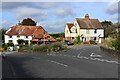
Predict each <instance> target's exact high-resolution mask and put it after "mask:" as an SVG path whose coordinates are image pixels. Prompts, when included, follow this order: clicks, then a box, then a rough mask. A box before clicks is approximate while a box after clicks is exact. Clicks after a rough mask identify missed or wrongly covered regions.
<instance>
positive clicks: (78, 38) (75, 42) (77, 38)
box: [73, 36, 81, 44]
mask: <svg viewBox="0 0 120 80" xmlns="http://www.w3.org/2000/svg"><path fill="white" fill-rule="evenodd" d="M73 43H74V44H81V40H80V36H78V37H76V40H75V41H74V42H73Z"/></svg>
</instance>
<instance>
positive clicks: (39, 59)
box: [2, 45, 119, 80]
mask: <svg viewBox="0 0 120 80" xmlns="http://www.w3.org/2000/svg"><path fill="white" fill-rule="evenodd" d="M91 53H94V54H95V55H101V57H91V56H90V55H91ZM105 54H106V52H103V51H101V50H100V48H99V46H97V45H96V46H76V47H75V46H71V49H70V50H68V51H63V52H58V53H40V52H39V53H29V54H28V53H19V54H17V53H13V54H7V57H6V59H2V70H3V71H2V77H3V78H118V64H119V63H118V61H117V59H114V58H111V57H109V56H107V55H105ZM106 80H107V79H106Z"/></svg>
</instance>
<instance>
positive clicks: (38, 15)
mask: <svg viewBox="0 0 120 80" xmlns="http://www.w3.org/2000/svg"><path fill="white" fill-rule="evenodd" d="M1 9H2V11H0V14H2V20H1V21H0V24H2V25H1V26H0V28H5V29H9V28H10V27H11V26H14V25H16V24H17V23H18V22H19V21H22V20H23V19H25V18H32V19H33V20H34V21H35V22H37V25H38V26H39V25H40V26H42V27H43V28H44V29H45V30H46V31H47V32H49V33H51V32H64V29H65V24H66V23H73V22H74V20H75V18H82V17H84V16H85V14H89V16H90V18H95V19H99V21H100V22H101V21H104V20H108V21H112V22H113V23H116V22H117V21H118V2H2V8H1Z"/></svg>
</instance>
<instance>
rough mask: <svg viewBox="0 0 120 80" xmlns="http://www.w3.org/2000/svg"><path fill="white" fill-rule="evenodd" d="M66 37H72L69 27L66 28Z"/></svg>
mask: <svg viewBox="0 0 120 80" xmlns="http://www.w3.org/2000/svg"><path fill="white" fill-rule="evenodd" d="M65 37H70V31H69V29H68V26H67V25H66V27H65Z"/></svg>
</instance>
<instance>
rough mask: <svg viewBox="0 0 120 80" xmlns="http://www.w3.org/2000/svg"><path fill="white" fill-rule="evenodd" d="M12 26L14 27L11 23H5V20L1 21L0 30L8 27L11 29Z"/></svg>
mask: <svg viewBox="0 0 120 80" xmlns="http://www.w3.org/2000/svg"><path fill="white" fill-rule="evenodd" d="M13 25H15V23H12V22H10V21H7V20H2V23H1V26H0V28H5V29H8V26H9V27H11V26H13Z"/></svg>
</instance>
